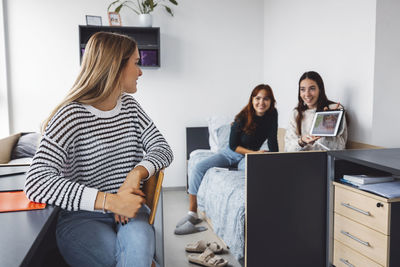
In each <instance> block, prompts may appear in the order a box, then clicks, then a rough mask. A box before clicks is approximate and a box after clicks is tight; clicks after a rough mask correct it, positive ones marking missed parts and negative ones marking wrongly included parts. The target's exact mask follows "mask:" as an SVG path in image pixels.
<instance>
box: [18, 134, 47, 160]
mask: <svg viewBox="0 0 400 267" xmlns="http://www.w3.org/2000/svg"><path fill="white" fill-rule="evenodd" d="M40 138H41V135H40V134H39V133H28V134H24V135H22V136H21V137H20V138H19V140H18V142H17V144H16V145H15V146H14V148H13V151H12V153H11V159H19V158H33V156H34V155H35V153H36V150H37V148H38V146H39V142H40Z"/></svg>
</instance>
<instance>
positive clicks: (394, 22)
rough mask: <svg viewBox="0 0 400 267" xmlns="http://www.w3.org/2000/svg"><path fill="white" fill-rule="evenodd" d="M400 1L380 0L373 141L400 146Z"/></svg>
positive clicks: (388, 145)
mask: <svg viewBox="0 0 400 267" xmlns="http://www.w3.org/2000/svg"><path fill="white" fill-rule="evenodd" d="M399 10H400V2H399V1H398V0H385V1H377V12H376V14H377V15H376V52H375V81H374V88H375V90H374V116H373V128H372V129H373V142H374V143H376V144H378V145H381V146H385V147H400V138H399V133H400V120H399V115H400V111H399V100H400V75H399V74H400V49H399V48H400V16H399Z"/></svg>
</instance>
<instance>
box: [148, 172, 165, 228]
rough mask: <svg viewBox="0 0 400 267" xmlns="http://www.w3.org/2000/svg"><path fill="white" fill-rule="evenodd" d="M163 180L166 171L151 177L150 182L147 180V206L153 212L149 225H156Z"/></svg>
mask: <svg viewBox="0 0 400 267" xmlns="http://www.w3.org/2000/svg"><path fill="white" fill-rule="evenodd" d="M163 179H164V170H160V171H159V172H157V173H156V174H154V175H153V176H152V177H150V178H149V180H147V181H146V182H145V183H144V185H143V193H145V195H146V197H145V199H146V204H147V206H148V207H149V208H150V210H151V211H150V216H149V224H153V223H154V218H155V216H156V211H157V205H158V200H159V198H160V193H161V187H162V182H163Z"/></svg>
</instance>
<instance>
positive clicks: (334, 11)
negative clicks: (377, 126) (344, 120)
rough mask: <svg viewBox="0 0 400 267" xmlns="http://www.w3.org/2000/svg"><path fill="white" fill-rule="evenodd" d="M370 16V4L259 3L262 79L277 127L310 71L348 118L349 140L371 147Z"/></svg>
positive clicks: (366, 0) (363, 0)
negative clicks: (268, 88) (267, 86)
mask: <svg viewBox="0 0 400 267" xmlns="http://www.w3.org/2000/svg"><path fill="white" fill-rule="evenodd" d="M375 12H376V1H375V0H351V1H348V0H335V1H333V0H331V1H319V0H302V1H296V0H265V1H264V80H266V81H267V82H269V83H270V85H271V86H272V88H273V89H274V92H275V94H276V98H277V101H278V109H279V125H280V127H286V126H287V124H288V120H289V115H290V114H291V112H292V109H293V108H294V107H295V105H296V104H297V94H298V80H299V78H300V76H301V75H302V74H303V73H304V72H305V71H309V70H315V71H317V72H319V73H320V74H321V76H322V78H323V79H324V83H325V89H326V93H327V96H328V98H329V99H331V100H333V101H339V102H340V103H342V104H343V105H344V106H345V108H346V110H347V111H348V113H349V115H350V119H351V124H350V128H349V139H351V140H357V141H359V142H366V143H372V142H371V141H372V137H371V133H372V131H371V129H372V112H373V110H372V104H373V77H374V49H375Z"/></svg>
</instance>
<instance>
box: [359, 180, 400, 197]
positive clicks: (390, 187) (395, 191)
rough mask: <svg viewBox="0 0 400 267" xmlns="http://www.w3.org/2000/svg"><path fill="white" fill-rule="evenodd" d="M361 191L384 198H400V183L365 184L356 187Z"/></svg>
mask: <svg viewBox="0 0 400 267" xmlns="http://www.w3.org/2000/svg"><path fill="white" fill-rule="evenodd" d="M358 188H359V189H361V190H364V191H368V192H372V193H375V194H378V195H380V196H383V197H386V198H398V197H400V181H395V182H387V183H377V184H365V185H360V186H359V187H358Z"/></svg>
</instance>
